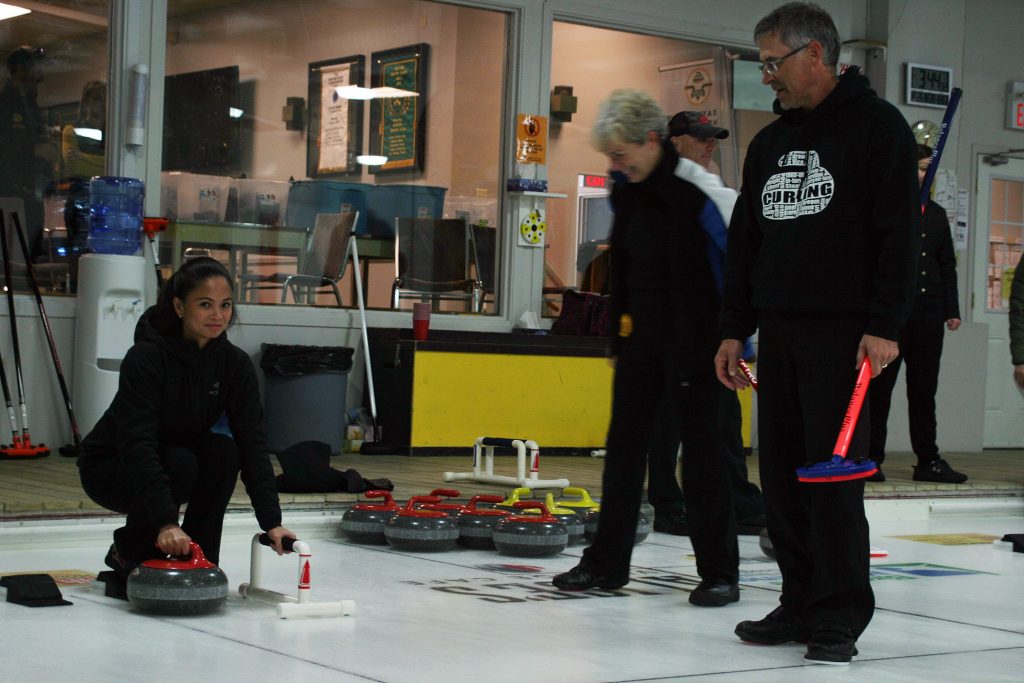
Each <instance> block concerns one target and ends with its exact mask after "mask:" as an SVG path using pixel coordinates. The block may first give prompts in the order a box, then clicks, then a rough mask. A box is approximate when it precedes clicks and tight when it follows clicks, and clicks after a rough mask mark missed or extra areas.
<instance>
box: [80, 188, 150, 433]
mask: <svg viewBox="0 0 1024 683" xmlns="http://www.w3.org/2000/svg"><path fill="white" fill-rule="evenodd" d="M144 197H145V186H144V185H143V182H142V181H141V180H138V179H136V178H119V177H112V176H102V177H95V178H93V179H92V180H90V182H89V242H88V243H89V246H90V247H91V248H92V249H94V250H95V251H96V252H97V253H94V254H86V255H84V256H82V257H80V258H79V260H78V304H77V311H78V317H77V322H76V325H75V385H74V392H73V394H72V403H73V404H74V409H75V416H76V418H77V419H78V426H79V429H80V430H81V432H82V434H87V433H88V432H89V431H90V430H92V428H93V427H94V426H95V425H96V422H97V421H99V419H100V417H101V416H102V415H103V412H104V411H105V410H106V409H107V407H108V406H109V405H110V402H111V401H112V400H113V398H114V394H116V393H117V384H118V381H119V379H120V376H121V360H122V359H123V358H124V354H125V353H127V352H128V349H129V348H131V346H132V344H133V343H134V341H135V326H136V324H137V323H138V322H139V318H141V317H142V313H143V312H144V311H145V310H146V302H145V291H146V287H145V283H146V272H147V270H146V259H145V258H144V257H142V256H134V255H133V254H136V253H138V252H139V249H140V247H141V245H142V232H141V228H142V207H143V199H144Z"/></svg>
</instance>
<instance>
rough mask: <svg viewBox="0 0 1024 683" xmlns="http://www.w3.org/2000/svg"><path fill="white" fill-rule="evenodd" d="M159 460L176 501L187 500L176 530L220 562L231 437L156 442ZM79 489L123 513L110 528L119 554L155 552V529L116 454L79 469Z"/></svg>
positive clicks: (232, 475) (233, 463) (230, 484)
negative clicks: (186, 445) (172, 443)
mask: <svg viewBox="0 0 1024 683" xmlns="http://www.w3.org/2000/svg"><path fill="white" fill-rule="evenodd" d="M160 462H161V464H162V465H163V467H164V470H165V471H166V472H167V476H168V478H169V480H170V487H171V493H172V495H173V496H174V501H175V503H177V504H179V505H180V504H182V503H188V508H187V509H186V511H185V521H184V522H182V525H181V528H182V530H183V531H184V532H185V533H186V534H188V535H189V536H190V537H191V538H192V540H193V541H195V542H196V543H197V544H199V547H200V548H202V549H203V554H204V555H206V557H207V559H209V560H210V561H211V562H213V563H215V564H216V563H218V562H219V561H220V537H221V531H222V530H223V527H224V513H225V512H226V511H227V507H228V502H229V501H230V500H231V494H232V493H233V492H234V490H235V483H236V481H237V480H238V471H239V456H238V448H237V447H236V446H235V442H234V440H233V439H231V438H230V437H228V436H225V435H223V434H213V433H210V434H207V435H206V436H204V437H203V438H202V439H201V440H200V441H198V442H197V443H195V444H193V447H192V448H183V447H181V446H166V445H161V446H160ZM81 477H82V488H84V489H85V492H86V493H87V494H88V495H89V497H90V498H92V499H93V500H94V501H96V503H98V504H99V505H102V506H103V507H105V508H107V509H109V510H113V511H114V512H121V513H125V515H126V517H125V525H124V526H123V527H121V528H120V529H116V530H115V531H114V544H115V545H116V546H117V549H118V552H119V553H121V554H122V555H123V556H124V557H126V558H130V559H133V560H136V561H140V560H144V559H147V558H151V557H156V556H159V555H160V552H159V551H158V550H157V549H156V546H155V543H156V537H157V534H158V533H159V531H160V529H159V528H158V527H157V526H156V525H155V524H154V523H153V522H152V521H151V520H150V519H149V516H148V515H147V514H146V509H145V505H144V501H143V500H141V498H140V497H139V496H137V495H135V490H134V487H133V484H132V482H131V480H130V479H129V478H128V476H127V473H126V472H125V471H124V468H122V467H121V466H120V463H119V459H118V458H116V457H114V458H107V459H105V460H101V461H99V462H98V463H97V464H96V465H94V466H92V467H89V468H86V469H83V470H82V471H81Z"/></svg>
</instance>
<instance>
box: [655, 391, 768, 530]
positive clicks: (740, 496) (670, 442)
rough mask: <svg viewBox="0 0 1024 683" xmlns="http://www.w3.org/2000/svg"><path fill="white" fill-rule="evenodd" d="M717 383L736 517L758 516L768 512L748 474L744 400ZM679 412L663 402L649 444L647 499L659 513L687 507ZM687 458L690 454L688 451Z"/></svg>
mask: <svg viewBox="0 0 1024 683" xmlns="http://www.w3.org/2000/svg"><path fill="white" fill-rule="evenodd" d="M714 384H715V388H714V393H715V400H716V401H717V402H718V414H717V419H718V435H719V439H720V442H721V444H722V447H723V448H724V449H725V457H726V465H727V466H728V468H729V481H730V482H731V483H732V499H733V509H734V510H735V511H736V519H737V520H741V521H742V520H747V519H752V518H757V517H760V516H762V515H764V501H763V500H762V498H761V489H759V488H757V485H756V484H754V483H753V482H751V481H750V480H749V478H748V476H747V454H746V451H745V450H744V448H743V410H742V408H741V406H740V399H739V397H738V396H737V395H736V392H735V391H732V390H731V389H727V388H726V387H724V386H723V385H722V383H721V382H715V383H714ZM678 411H679V409H678V407H676V406H673V405H672V404H671V403H670V402H669V401H667V400H666V401H662V404H661V407H660V408H659V409H658V417H657V418H656V420H655V424H654V430H653V431H652V432H651V438H650V443H649V444H648V451H647V500H648V502H650V504H651V505H652V506H654V511H655V514H658V515H664V514H667V513H671V512H683V511H684V510H686V499H685V497H684V496H683V490H682V489H681V488H680V486H679V479H678V474H677V473H678V469H677V467H676V465H677V462H678V456H679V425H678V419H677V418H676V414H677V413H678ZM683 457H684V458H685V457H686V454H685V453H683Z"/></svg>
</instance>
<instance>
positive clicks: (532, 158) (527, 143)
mask: <svg viewBox="0 0 1024 683" xmlns="http://www.w3.org/2000/svg"><path fill="white" fill-rule="evenodd" d="M547 158H548V117H546V116H538V115H536V114H519V115H518V116H517V117H516V161H517V162H518V163H520V164H546V163H547Z"/></svg>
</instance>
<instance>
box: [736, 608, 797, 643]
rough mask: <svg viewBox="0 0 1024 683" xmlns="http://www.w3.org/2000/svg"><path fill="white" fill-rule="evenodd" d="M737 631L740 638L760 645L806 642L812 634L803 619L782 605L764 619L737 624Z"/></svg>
mask: <svg viewBox="0 0 1024 683" xmlns="http://www.w3.org/2000/svg"><path fill="white" fill-rule="evenodd" d="M735 633H736V635H738V636H739V637H740V640H743V641H746V642H748V643H758V644H759V645H781V644H783V643H806V642H807V641H808V639H809V638H810V636H811V634H810V629H809V628H808V627H807V626H806V625H805V624H804V622H803V620H802V619H800V618H799V617H797V616H795V615H794V614H793V613H792V612H790V611H788V610H786V608H785V607H782V606H781V605H780V606H779V607H776V608H775V609H774V610H772V612H771V613H770V614H769V615H768V616H766V617H765V618H764V619H760V620H758V621H741V622H740V623H738V624H736V631H735Z"/></svg>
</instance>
